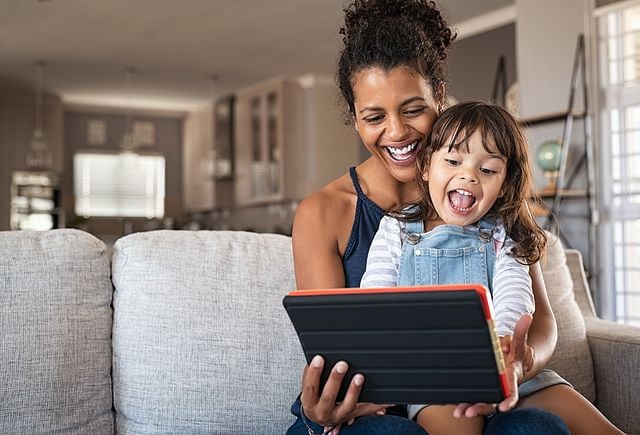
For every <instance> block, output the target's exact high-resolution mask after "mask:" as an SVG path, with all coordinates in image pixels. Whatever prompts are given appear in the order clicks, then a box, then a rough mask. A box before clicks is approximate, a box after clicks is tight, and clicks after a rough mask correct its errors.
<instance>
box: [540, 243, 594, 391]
mask: <svg viewBox="0 0 640 435" xmlns="http://www.w3.org/2000/svg"><path fill="white" fill-rule="evenodd" d="M547 236H548V237H549V242H548V246H547V258H546V260H543V261H542V263H541V264H542V274H543V276H544V282H545V285H546V287H547V294H548V295H549V302H550V303H551V307H552V309H553V313H554V314H555V317H556V322H557V324H558V344H557V345H556V350H555V352H554V354H553V357H552V359H551V361H550V362H549V365H548V367H549V368H550V369H553V370H555V371H557V372H558V373H559V374H560V375H562V376H563V377H564V378H565V379H567V380H568V381H569V382H571V384H572V385H573V386H574V387H575V388H576V389H577V390H578V391H579V392H580V393H582V394H583V395H584V396H585V397H586V398H587V399H589V400H590V401H591V402H593V401H594V400H595V397H596V391H595V381H594V375H593V361H592V359H591V352H590V350H589V343H588V341H587V334H586V329H585V324H584V318H583V316H582V313H581V311H580V308H579V307H578V304H577V303H576V301H575V299H574V292H573V280H572V279H571V273H570V271H569V267H568V266H567V259H566V256H565V252H564V248H563V246H562V243H560V240H559V239H558V238H557V237H555V236H553V235H551V234H549V233H548V234H547Z"/></svg>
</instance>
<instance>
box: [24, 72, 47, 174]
mask: <svg viewBox="0 0 640 435" xmlns="http://www.w3.org/2000/svg"><path fill="white" fill-rule="evenodd" d="M44 67H45V62H44V61H42V60H38V61H36V62H35V63H34V68H33V69H34V93H33V94H34V102H33V113H34V116H33V126H34V127H33V134H32V137H31V143H30V145H29V149H28V150H27V156H26V164H27V168H29V169H30V170H39V171H48V170H51V167H52V165H53V155H52V154H51V150H50V149H49V144H48V143H47V139H46V134H45V131H44Z"/></svg>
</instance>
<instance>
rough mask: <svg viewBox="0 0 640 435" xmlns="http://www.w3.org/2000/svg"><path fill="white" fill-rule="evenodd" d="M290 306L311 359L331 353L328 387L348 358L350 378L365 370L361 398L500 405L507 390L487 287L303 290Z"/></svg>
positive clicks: (293, 294)
mask: <svg viewBox="0 0 640 435" xmlns="http://www.w3.org/2000/svg"><path fill="white" fill-rule="evenodd" d="M283 304H284V307H285V308H286V310H287V313H288V314H289V317H290V318H291V321H292V323H293V325H294V327H295V329H296V332H297V333H298V337H299V339H300V343H301V344H302V349H303V351H304V354H305V357H306V359H307V362H310V361H311V359H312V358H313V357H314V356H315V355H322V356H323V357H324V358H325V369H324V372H323V377H322V384H323V385H324V381H325V380H326V378H327V376H328V372H329V370H330V368H331V367H333V365H334V364H335V363H336V362H338V361H341V360H342V361H347V362H348V363H349V371H348V372H347V376H346V377H345V379H348V380H350V379H351V378H352V377H353V375H355V374H356V373H362V374H364V376H365V383H364V387H363V390H362V392H361V394H360V401H361V402H374V403H389V404H393V403H407V404H408V403H425V404H426V403H433V404H436V403H460V402H469V403H477V402H487V403H497V402H500V401H502V400H503V399H504V398H505V397H506V395H507V394H508V389H507V383H506V376H505V374H504V361H503V357H502V351H501V349H500V344H499V341H498V338H497V335H496V332H495V327H494V323H493V310H492V307H491V302H490V298H489V297H488V291H487V289H486V288H485V287H483V286H481V285H474V284H471V285H470V284H461V285H444V286H417V287H394V288H375V289H353V288H349V289H327V290H296V291H293V292H291V293H289V294H288V295H287V296H285V298H284V300H283ZM347 386H348V381H345V382H343V385H342V388H341V390H340V393H339V395H338V401H340V400H342V399H343V398H344V394H345V393H346V389H347Z"/></svg>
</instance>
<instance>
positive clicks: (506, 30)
mask: <svg viewBox="0 0 640 435" xmlns="http://www.w3.org/2000/svg"><path fill="white" fill-rule="evenodd" d="M500 56H504V58H505V66H506V68H505V69H506V82H507V89H508V88H509V86H510V85H511V84H512V83H513V82H515V81H516V80H517V74H516V25H515V24H509V25H506V26H502V27H499V28H497V29H494V30H491V31H488V32H484V33H481V34H478V35H475V36H472V37H469V38H465V39H461V40H459V41H455V42H454V43H453V45H452V47H451V56H450V58H449V59H450V60H449V80H448V88H447V93H448V94H449V95H451V96H453V97H455V98H456V99H457V100H458V101H467V100H480V101H489V100H490V99H491V97H492V92H493V86H494V81H495V77H496V72H497V69H498V60H499V59H500Z"/></svg>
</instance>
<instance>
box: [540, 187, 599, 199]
mask: <svg viewBox="0 0 640 435" xmlns="http://www.w3.org/2000/svg"><path fill="white" fill-rule="evenodd" d="M559 193H560V197H561V198H563V199H564V198H586V197H587V191H586V190H583V189H562V190H560V192H559ZM536 194H537V195H538V196H539V197H540V198H543V199H546V198H554V197H555V196H556V192H554V191H553V190H540V191H538V192H536Z"/></svg>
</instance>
